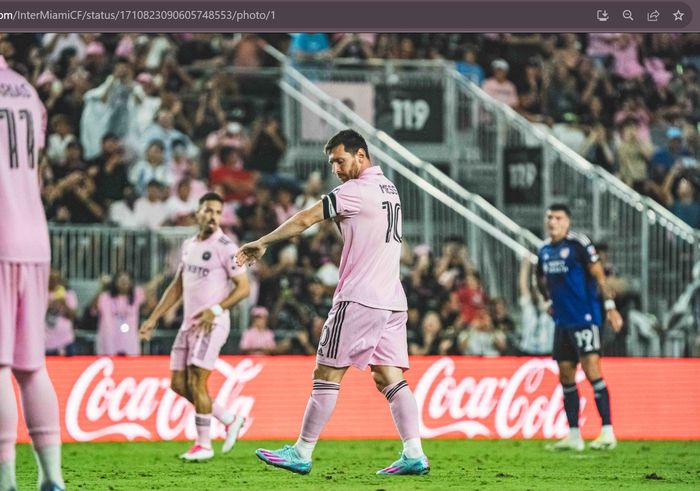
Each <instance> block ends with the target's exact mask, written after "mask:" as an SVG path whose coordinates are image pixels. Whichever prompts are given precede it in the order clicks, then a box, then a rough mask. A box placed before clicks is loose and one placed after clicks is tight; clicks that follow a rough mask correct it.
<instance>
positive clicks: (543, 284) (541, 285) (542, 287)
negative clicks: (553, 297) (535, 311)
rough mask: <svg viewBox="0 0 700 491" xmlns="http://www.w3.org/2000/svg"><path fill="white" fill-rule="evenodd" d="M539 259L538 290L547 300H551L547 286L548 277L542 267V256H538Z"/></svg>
mask: <svg viewBox="0 0 700 491" xmlns="http://www.w3.org/2000/svg"><path fill="white" fill-rule="evenodd" d="M538 259H539V260H538V261H537V273H536V274H535V276H536V278H537V290H538V291H539V292H540V295H542V298H544V300H545V302H549V289H548V288H547V278H546V277H545V275H544V270H543V269H542V258H538Z"/></svg>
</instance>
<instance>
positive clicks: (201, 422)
mask: <svg viewBox="0 0 700 491" xmlns="http://www.w3.org/2000/svg"><path fill="white" fill-rule="evenodd" d="M194 424H195V426H196V427H197V445H201V446H203V447H206V448H211V432H210V428H211V414H195V415H194Z"/></svg>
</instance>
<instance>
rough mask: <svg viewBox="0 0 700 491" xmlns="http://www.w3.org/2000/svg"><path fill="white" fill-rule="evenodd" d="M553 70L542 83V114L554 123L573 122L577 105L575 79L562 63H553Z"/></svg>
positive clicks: (575, 117)
mask: <svg viewBox="0 0 700 491" xmlns="http://www.w3.org/2000/svg"><path fill="white" fill-rule="evenodd" d="M553 69H554V73H553V75H551V76H550V77H546V78H545V81H544V87H543V93H544V96H543V100H542V103H543V107H542V108H543V111H544V114H545V115H546V116H549V117H550V118H552V120H553V121H554V122H555V123H563V122H569V123H571V122H575V121H576V119H577V118H578V117H577V111H578V104H579V98H578V92H579V91H578V87H577V86H576V78H575V77H574V76H573V74H572V73H571V71H570V70H569V68H568V67H567V66H566V64H564V63H563V62H555V64H554V67H553Z"/></svg>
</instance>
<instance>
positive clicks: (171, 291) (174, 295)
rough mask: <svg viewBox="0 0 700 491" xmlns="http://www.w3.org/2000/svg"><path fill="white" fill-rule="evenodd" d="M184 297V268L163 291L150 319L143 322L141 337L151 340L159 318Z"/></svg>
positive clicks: (140, 331)
mask: <svg viewBox="0 0 700 491" xmlns="http://www.w3.org/2000/svg"><path fill="white" fill-rule="evenodd" d="M181 298H182V269H178V271H177V274H176V275H175V278H173V281H171V282H170V285H168V288H167V289H166V290H165V293H163V296H162V297H161V298H160V301H159V302H158V305H156V308H155V309H153V312H152V313H151V315H150V316H148V319H146V320H145V321H144V322H143V324H141V329H140V330H139V334H140V335H141V339H143V340H146V341H149V340H150V339H151V333H152V332H153V330H154V329H155V328H156V325H157V324H158V320H159V319H160V318H161V317H163V316H164V315H165V313H166V312H168V311H169V310H170V309H171V308H173V306H175V304H177V302H179V301H180V299H181Z"/></svg>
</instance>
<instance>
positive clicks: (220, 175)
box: [209, 147, 255, 202]
mask: <svg viewBox="0 0 700 491" xmlns="http://www.w3.org/2000/svg"><path fill="white" fill-rule="evenodd" d="M219 159H220V161H221V167H218V168H216V169H214V170H213V171H212V172H211V173H210V176H209V185H210V186H215V185H217V184H221V185H222V186H223V187H224V190H225V193H224V200H225V201H227V202H229V201H237V202H242V201H245V200H246V199H248V198H250V197H251V196H252V194H253V191H254V189H255V176H254V175H253V173H252V172H250V171H247V170H245V169H243V168H242V166H241V165H240V163H241V158H240V154H239V152H238V151H237V150H236V149H235V148H233V147H223V148H222V149H221V150H219Z"/></svg>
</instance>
